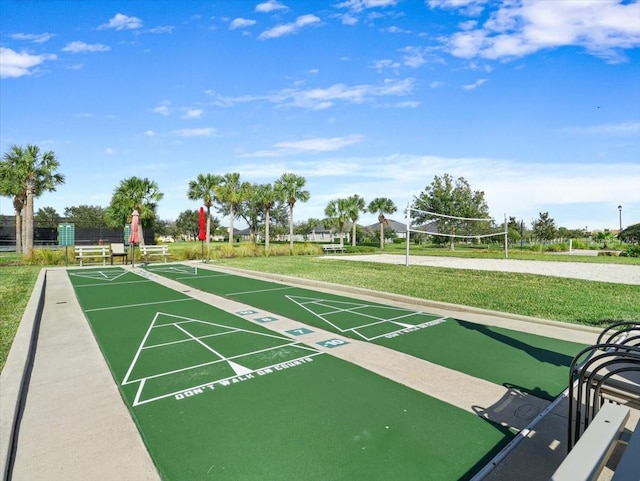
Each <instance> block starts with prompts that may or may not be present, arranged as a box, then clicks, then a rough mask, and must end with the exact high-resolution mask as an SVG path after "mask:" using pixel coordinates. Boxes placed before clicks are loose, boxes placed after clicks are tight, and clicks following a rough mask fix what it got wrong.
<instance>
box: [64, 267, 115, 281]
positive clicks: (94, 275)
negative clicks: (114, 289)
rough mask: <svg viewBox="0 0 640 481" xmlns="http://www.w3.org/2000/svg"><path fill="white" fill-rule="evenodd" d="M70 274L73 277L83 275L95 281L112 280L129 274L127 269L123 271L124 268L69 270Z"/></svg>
mask: <svg viewBox="0 0 640 481" xmlns="http://www.w3.org/2000/svg"><path fill="white" fill-rule="evenodd" d="M68 274H69V276H73V277H83V278H85V279H91V280H95V281H104V282H111V281H114V280H116V279H119V278H120V277H122V276H124V275H125V274H127V271H123V270H122V269H105V270H99V271H95V270H92V271H86V272H80V271H68Z"/></svg>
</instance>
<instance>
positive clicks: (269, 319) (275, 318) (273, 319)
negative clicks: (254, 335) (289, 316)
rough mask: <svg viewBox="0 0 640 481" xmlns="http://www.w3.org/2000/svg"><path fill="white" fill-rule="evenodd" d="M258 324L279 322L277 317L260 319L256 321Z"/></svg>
mask: <svg viewBox="0 0 640 481" xmlns="http://www.w3.org/2000/svg"><path fill="white" fill-rule="evenodd" d="M254 320H255V321H257V322H273V321H277V320H278V318H277V317H259V318H258V319H254Z"/></svg>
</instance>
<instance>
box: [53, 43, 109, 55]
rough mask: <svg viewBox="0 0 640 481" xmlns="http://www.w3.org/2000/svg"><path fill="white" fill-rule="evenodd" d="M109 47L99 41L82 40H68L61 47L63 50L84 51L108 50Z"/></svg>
mask: <svg viewBox="0 0 640 481" xmlns="http://www.w3.org/2000/svg"><path fill="white" fill-rule="evenodd" d="M109 50H111V47H109V46H107V45H103V44H101V43H94V44H88V43H84V42H70V43H68V44H67V45H66V46H65V47H64V48H63V49H62V51H63V52H71V53H84V52H108V51H109Z"/></svg>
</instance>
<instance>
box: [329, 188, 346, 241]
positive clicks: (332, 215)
mask: <svg viewBox="0 0 640 481" xmlns="http://www.w3.org/2000/svg"><path fill="white" fill-rule="evenodd" d="M324 214H325V215H326V216H327V217H328V219H327V221H328V223H330V224H335V226H336V227H337V228H338V232H339V233H340V245H344V225H345V224H346V223H347V219H348V218H349V200H348V199H334V200H332V201H329V203H328V204H327V207H325V209H324Z"/></svg>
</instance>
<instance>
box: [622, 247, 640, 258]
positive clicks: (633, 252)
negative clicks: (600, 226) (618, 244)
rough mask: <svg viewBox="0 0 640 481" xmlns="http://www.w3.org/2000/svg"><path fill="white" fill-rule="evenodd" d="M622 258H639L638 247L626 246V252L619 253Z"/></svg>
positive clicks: (639, 251)
mask: <svg viewBox="0 0 640 481" xmlns="http://www.w3.org/2000/svg"><path fill="white" fill-rule="evenodd" d="M620 255H621V256H623V257H640V245H634V246H627V248H626V250H624V251H623V252H621V253H620Z"/></svg>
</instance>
